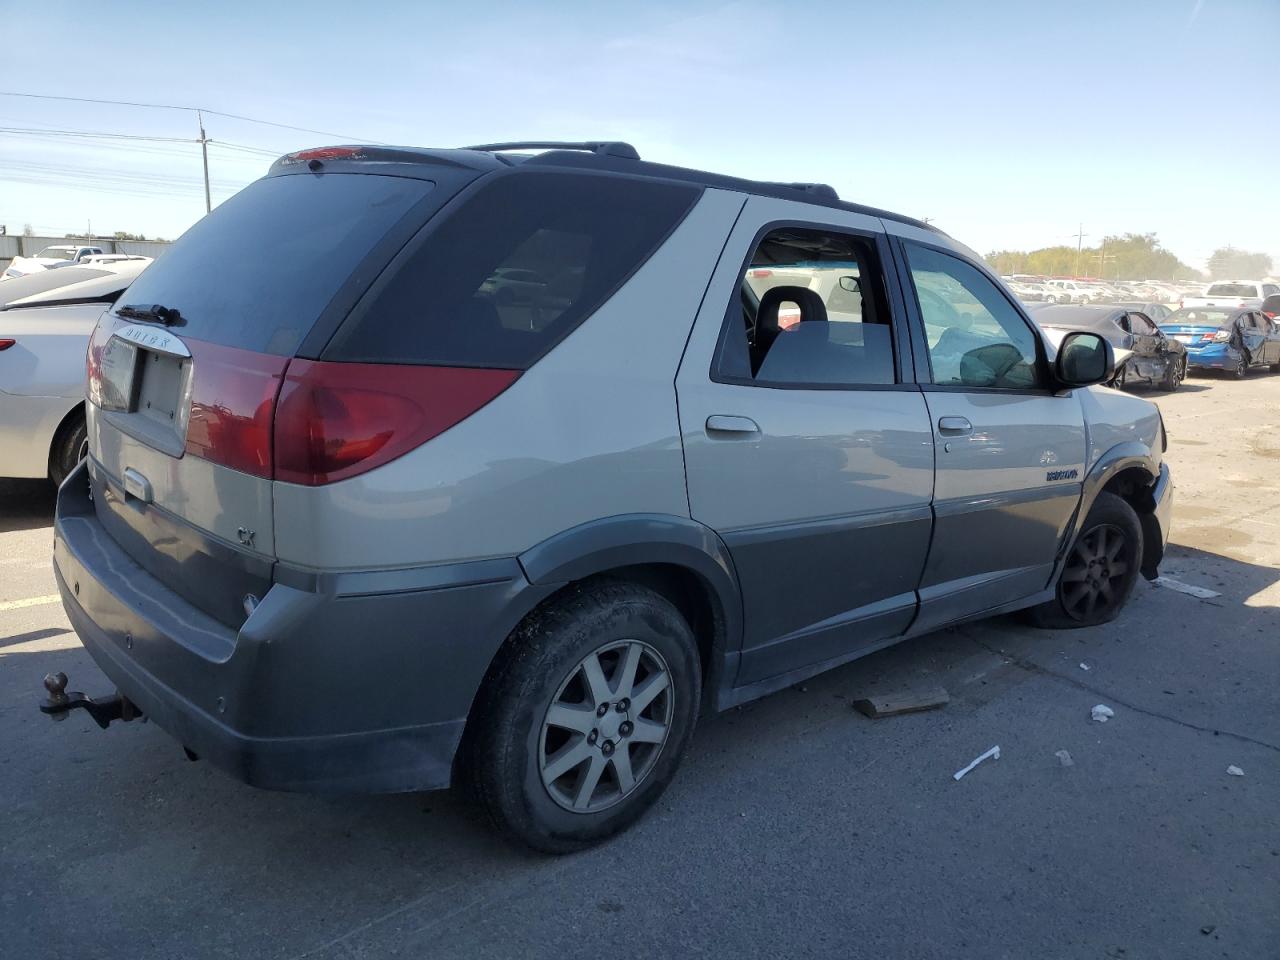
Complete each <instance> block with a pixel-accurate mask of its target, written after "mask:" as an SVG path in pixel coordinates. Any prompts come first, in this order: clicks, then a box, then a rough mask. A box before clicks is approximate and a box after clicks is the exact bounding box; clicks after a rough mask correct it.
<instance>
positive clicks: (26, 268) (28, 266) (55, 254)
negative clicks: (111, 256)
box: [4, 243, 102, 277]
mask: <svg viewBox="0 0 1280 960" xmlns="http://www.w3.org/2000/svg"><path fill="white" fill-rule="evenodd" d="M95 256H98V257H100V256H102V248H101V247H88V246H79V245H77V244H74V243H58V244H54V245H53V246H49V247H45V248H44V249H43V250H41V251H40V252H39V253H37V254H36V255H35V256H34V257H14V258H13V260H12V261H11V262H10V263H9V266H8V268H7V269H6V270H5V271H4V276H5V277H21V276H25V275H26V274H28V273H36V272H37V271H40V270H48V269H50V268H51V267H64V266H66V265H67V264H69V263H81V262H82V261H83V260H84V259H85V258H86V257H95Z"/></svg>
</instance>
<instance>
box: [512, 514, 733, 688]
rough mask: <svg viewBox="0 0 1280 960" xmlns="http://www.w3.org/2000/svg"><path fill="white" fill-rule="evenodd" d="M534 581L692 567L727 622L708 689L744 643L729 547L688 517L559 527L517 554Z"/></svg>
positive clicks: (716, 642)
mask: <svg viewBox="0 0 1280 960" xmlns="http://www.w3.org/2000/svg"><path fill="white" fill-rule="evenodd" d="M516 559H517V560H518V561H519V563H520V566H521V568H522V569H523V570H524V574H525V577H526V578H527V579H528V580H529V582H530V583H531V584H535V585H554V584H561V583H569V582H572V581H575V580H582V579H585V578H586V577H590V576H594V575H595V574H599V573H606V572H608V571H610V570H616V569H618V568H619V567H629V566H636V565H640V564H666V565H670V566H677V567H682V568H684V569H686V570H689V571H691V572H692V573H694V574H695V575H696V576H697V577H698V578H699V579H700V580H701V581H702V582H703V583H704V584H705V585H706V586H707V587H708V588H709V591H710V594H711V597H712V599H713V601H714V602H715V603H716V605H717V606H718V608H719V609H718V611H717V612H718V613H719V615H720V618H721V623H722V625H723V628H722V629H721V630H720V631H717V633H718V634H719V635H718V636H716V637H714V638H713V639H712V649H711V658H710V659H711V669H710V675H709V676H708V677H706V678H704V679H705V680H706V681H708V686H707V689H708V690H716V689H718V686H719V683H718V682H717V681H718V679H719V676H720V675H721V674H722V671H723V669H724V664H725V662H726V659H727V658H732V657H733V656H736V654H737V653H738V651H739V650H740V648H741V646H742V591H741V589H740V587H739V585H738V574H737V571H736V569H735V568H734V565H733V558H732V556H731V555H730V553H729V548H728V547H727V546H725V543H724V541H723V540H721V539H720V537H719V536H718V535H717V534H716V532H715V531H714V530H712V529H711V528H710V527H707V526H705V525H703V524H701V523H698V522H697V521H696V520H691V519H689V518H688V517H678V516H673V515H668V514H654V513H637V514H622V515H619V516H614V517H605V518H603V519H600V520H592V521H589V522H587V523H583V524H579V525H578V526H576V527H571V528H570V529H568V530H565V531H563V532H562V533H558V534H556V535H555V536H553V537H550V538H548V539H547V540H544V541H542V542H541V543H539V544H537V545H536V546H533V547H530V548H529V549H528V550H526V551H525V552H524V553H522V554H520V555H519V556H518V557H517V558H516Z"/></svg>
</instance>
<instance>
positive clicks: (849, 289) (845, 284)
mask: <svg viewBox="0 0 1280 960" xmlns="http://www.w3.org/2000/svg"><path fill="white" fill-rule="evenodd" d="M840 289H841V290H843V291H844V292H845V293H858V292H859V291H860V290H861V289H862V288H861V287H860V286H859V285H858V278H857V277H841V278H840Z"/></svg>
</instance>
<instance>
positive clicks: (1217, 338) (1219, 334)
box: [1200, 330, 1231, 343]
mask: <svg viewBox="0 0 1280 960" xmlns="http://www.w3.org/2000/svg"><path fill="white" fill-rule="evenodd" d="M1230 339H1231V334H1230V333H1228V332H1227V331H1226V330H1215V331H1214V332H1213V333H1206V334H1205V335H1204V336H1203V337H1201V338H1200V342H1201V343H1226V342H1227V341H1228V340H1230Z"/></svg>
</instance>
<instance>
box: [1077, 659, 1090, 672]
mask: <svg viewBox="0 0 1280 960" xmlns="http://www.w3.org/2000/svg"><path fill="white" fill-rule="evenodd" d="M1080 669H1081V670H1092V669H1093V668H1092V667H1090V666H1089V665H1088V664H1087V663H1085V662H1084V661H1083V660H1082V661H1080Z"/></svg>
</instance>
